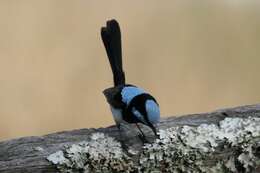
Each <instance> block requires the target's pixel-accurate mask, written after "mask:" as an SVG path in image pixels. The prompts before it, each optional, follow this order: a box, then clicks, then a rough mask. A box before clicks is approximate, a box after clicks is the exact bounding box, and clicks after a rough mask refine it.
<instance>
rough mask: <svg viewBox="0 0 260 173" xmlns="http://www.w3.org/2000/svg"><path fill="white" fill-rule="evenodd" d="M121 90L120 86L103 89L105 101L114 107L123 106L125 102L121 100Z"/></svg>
mask: <svg viewBox="0 0 260 173" xmlns="http://www.w3.org/2000/svg"><path fill="white" fill-rule="evenodd" d="M121 91H122V86H117V87H111V88H107V89H105V90H104V91H103V94H104V95H105V97H106V99H107V102H108V103H109V104H110V105H111V106H113V107H114V108H122V107H124V106H125V103H124V102H122V96H121Z"/></svg>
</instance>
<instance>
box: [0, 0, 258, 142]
mask: <svg viewBox="0 0 260 173" xmlns="http://www.w3.org/2000/svg"><path fill="white" fill-rule="evenodd" d="M111 18H115V19H117V20H118V21H119V23H120V25H121V30H122V37H123V38H122V41H123V58H124V59H123V61H124V68H125V72H126V77H127V81H128V83H132V84H135V85H138V86H141V87H143V88H145V89H146V90H148V91H149V92H151V93H152V94H153V95H154V96H155V97H156V98H157V100H158V102H159V103H160V106H161V113H162V116H173V115H174V116H178V115H181V114H188V113H198V112H205V111H212V110H215V109H219V108H224V107H232V106H238V105H245V104H254V103H259V100H260V94H259V88H260V79H259V71H260V70H259V68H260V2H259V1H257V0H255V1H252V0H247V1H245V0H219V1H210V0H208V1H206V0H201V1H192V0H188V1H181V0H164V1H157V0H138V1H137V0H133V1H124V0H123V1H122V0H111V1H99V0H74V1H69V0H63V1H61V0H40V1H34V0H21V1H16V0H3V1H0V140H3V139H9V138H14V137H20V136H31V135H42V134H47V133H51V132H55V131H61V130H70V129H78V128H87V127H104V126H108V125H111V124H113V123H114V122H113V119H112V115H111V113H110V110H109V107H108V105H107V103H106V101H105V98H104V96H103V95H102V91H103V89H105V88H107V87H110V86H112V73H111V70H110V67H109V63H108V60H107V57H106V53H105V50H104V47H103V44H102V42H101V39H100V27H101V26H102V25H104V24H105V21H106V20H108V19H111Z"/></svg>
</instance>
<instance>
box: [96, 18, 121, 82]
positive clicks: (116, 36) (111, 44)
mask: <svg viewBox="0 0 260 173" xmlns="http://www.w3.org/2000/svg"><path fill="white" fill-rule="evenodd" d="M101 37H102V40H103V43H104V46H105V48H106V52H107V56H108V59H109V62H110V65H111V68H112V72H113V77H114V85H115V86H118V85H122V84H125V74H124V71H123V64H122V48H121V33H120V27H119V24H118V23H117V21H116V20H114V19H113V20H110V21H107V23H106V27H102V28H101Z"/></svg>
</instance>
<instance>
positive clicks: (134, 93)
mask: <svg viewBox="0 0 260 173" xmlns="http://www.w3.org/2000/svg"><path fill="white" fill-rule="evenodd" d="M101 37H102V40H103V43H104V46H105V49H106V53H107V57H108V59H109V62H110V66H111V69H112V72H113V79H114V87H111V88H107V89H105V90H104V91H103V93H104V95H105V97H106V99H107V102H108V103H109V105H110V108H111V112H112V114H113V117H114V120H115V122H116V125H117V127H118V128H119V130H120V124H121V123H122V122H127V123H131V124H133V123H134V124H136V126H137V128H138V130H139V131H140V132H141V134H140V135H141V136H140V137H142V138H143V139H145V135H144V133H143V132H142V130H141V128H140V127H139V125H138V123H142V124H144V125H146V126H148V127H150V128H151V129H152V131H153V132H154V134H155V136H157V133H156V128H155V125H156V124H157V123H158V122H159V121H160V109H159V104H158V103H157V101H156V100H155V98H154V97H153V96H151V95H150V94H149V93H147V92H146V91H145V90H143V89H142V88H139V87H137V86H135V85H131V84H126V83H125V73H124V71H123V64H122V48H121V32H120V27H119V24H118V22H117V21H116V20H114V19H113V20H109V21H107V23H106V26H105V27H102V28H101Z"/></svg>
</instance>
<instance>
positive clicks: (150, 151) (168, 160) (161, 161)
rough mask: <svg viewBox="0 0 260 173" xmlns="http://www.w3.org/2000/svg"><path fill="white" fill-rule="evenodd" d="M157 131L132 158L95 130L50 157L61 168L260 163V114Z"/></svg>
mask: <svg viewBox="0 0 260 173" xmlns="http://www.w3.org/2000/svg"><path fill="white" fill-rule="evenodd" d="M159 134H160V139H157V140H156V141H154V142H153V143H151V144H145V145H144V146H143V148H142V150H141V151H139V153H137V154H136V155H135V156H134V157H130V156H128V155H127V154H125V153H124V152H123V150H122V149H121V145H120V143H119V142H117V141H116V140H115V139H113V138H111V137H109V136H106V135H104V134H102V133H94V134H93V135H92V137H91V139H90V141H88V142H86V141H84V142H81V143H79V144H73V145H71V146H67V147H65V148H64V149H63V150H62V151H58V152H56V153H54V154H52V155H50V156H49V157H48V160H49V161H51V162H52V163H53V164H55V165H57V167H58V168H59V170H60V171H61V172H177V173H178V172H187V173H189V172H195V173H196V172H205V173H215V172H250V171H252V170H253V169H254V168H255V167H256V166H257V165H258V166H259V164H260V156H259V148H260V143H259V141H260V118H255V117H248V118H226V119H224V120H223V121H220V122H219V124H218V125H215V124H202V125H200V126H198V127H191V126H183V127H172V128H169V129H166V130H160V131H159Z"/></svg>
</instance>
